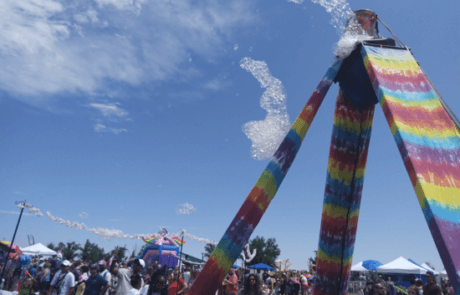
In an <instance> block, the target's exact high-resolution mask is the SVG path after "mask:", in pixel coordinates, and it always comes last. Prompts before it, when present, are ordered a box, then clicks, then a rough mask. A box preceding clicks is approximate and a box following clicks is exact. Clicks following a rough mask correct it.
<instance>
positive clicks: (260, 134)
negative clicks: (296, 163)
mask: <svg viewBox="0 0 460 295" xmlns="http://www.w3.org/2000/svg"><path fill="white" fill-rule="evenodd" d="M240 66H241V67H242V68H243V69H245V70H246V71H248V72H250V73H251V74H252V75H253V76H254V77H255V78H256V79H257V80H258V81H259V82H260V84H261V86H262V87H263V88H266V90H265V92H264V93H263V94H262V97H261V98H260V106H261V107H262V108H263V109H264V110H266V111H267V116H266V117H265V119H264V120H263V121H251V122H248V123H246V124H244V125H243V132H244V133H245V134H246V136H247V137H248V138H249V139H250V140H251V141H252V146H251V156H252V157H253V158H254V159H256V160H264V159H268V158H271V157H272V156H273V154H274V153H275V151H276V149H277V148H278V146H279V145H280V144H281V142H282V141H283V139H284V137H285V136H286V134H287V132H288V131H289V128H290V126H291V124H290V122H289V115H288V113H287V108H286V100H287V96H286V94H285V93H284V88H283V84H282V83H281V81H280V80H278V79H276V78H274V77H272V75H271V74H270V71H269V70H268V66H267V64H266V63H265V62H264V61H255V60H252V59H251V58H249V57H245V58H243V59H242V60H241V61H240Z"/></svg>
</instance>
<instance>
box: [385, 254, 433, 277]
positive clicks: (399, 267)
mask: <svg viewBox="0 0 460 295" xmlns="http://www.w3.org/2000/svg"><path fill="white" fill-rule="evenodd" d="M426 271H427V270H426V269H425V268H423V267H420V266H417V265H415V264H414V263H412V262H410V261H409V260H407V259H406V258H404V257H402V256H401V257H399V258H396V259H395V260H393V261H391V262H389V263H387V264H384V265H382V266H379V267H377V272H380V273H405V274H426Z"/></svg>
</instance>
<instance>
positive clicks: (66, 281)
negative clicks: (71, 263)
mask: <svg viewBox="0 0 460 295" xmlns="http://www.w3.org/2000/svg"><path fill="white" fill-rule="evenodd" d="M51 286H54V290H53V294H52V295H66V294H67V292H69V290H70V288H73V287H75V277H74V275H73V273H71V272H70V271H69V272H67V273H66V274H63V273H61V271H60V270H59V271H58V272H57V273H56V274H55V275H54V278H53V280H52V281H51Z"/></svg>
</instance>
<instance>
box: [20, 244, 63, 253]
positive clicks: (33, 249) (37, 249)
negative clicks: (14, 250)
mask: <svg viewBox="0 0 460 295" xmlns="http://www.w3.org/2000/svg"><path fill="white" fill-rule="evenodd" d="M21 251H22V254H24V255H44V256H51V255H56V254H57V253H56V251H53V250H51V249H50V248H48V247H46V246H45V245H43V244H41V243H37V244H35V245H32V246H29V247H24V248H21Z"/></svg>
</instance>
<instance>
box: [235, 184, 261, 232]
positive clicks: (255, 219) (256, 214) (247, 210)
mask: <svg viewBox="0 0 460 295" xmlns="http://www.w3.org/2000/svg"><path fill="white" fill-rule="evenodd" d="M259 194H264V192H263V190H262V189H260V188H258V187H254V188H253V189H252V191H251V192H250V193H249V196H248V197H247V198H246V200H245V201H244V203H243V205H242V206H241V208H240V210H239V211H238V213H237V214H236V216H238V217H241V218H243V220H244V222H246V224H249V225H251V226H252V227H253V228H255V227H256V226H257V224H258V223H259V221H260V219H261V218H262V215H263V212H262V211H261V210H260V208H259V206H258V205H257V203H254V200H255V199H257V198H258V195H259Z"/></svg>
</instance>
